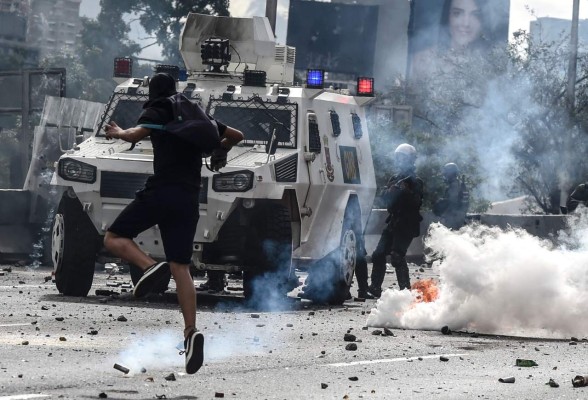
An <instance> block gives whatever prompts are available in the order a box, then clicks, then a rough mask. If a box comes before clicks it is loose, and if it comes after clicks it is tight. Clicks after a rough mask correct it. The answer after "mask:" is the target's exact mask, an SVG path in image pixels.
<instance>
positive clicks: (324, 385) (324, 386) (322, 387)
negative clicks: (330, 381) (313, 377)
mask: <svg viewBox="0 0 588 400" xmlns="http://www.w3.org/2000/svg"><path fill="white" fill-rule="evenodd" d="M328 387H329V385H327V384H326V383H321V389H326V388H328Z"/></svg>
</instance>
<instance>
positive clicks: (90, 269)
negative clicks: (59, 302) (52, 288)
mask: <svg viewBox="0 0 588 400" xmlns="http://www.w3.org/2000/svg"><path fill="white" fill-rule="evenodd" d="M101 247H102V237H101V236H100V235H99V234H98V232H96V228H94V225H93V224H92V221H90V218H89V217H88V215H87V214H86V213H85V212H84V210H83V209H82V204H81V203H80V201H79V200H78V199H77V197H71V196H70V195H69V194H68V193H67V192H66V193H64V194H63V196H62V197H61V201H60V202H59V207H58V209H57V213H56V214H55V216H54V218H53V229H52V236H51V258H52V261H53V268H54V270H55V283H56V285H57V290H59V292H60V293H63V294H64V295H65V296H82V297H83V296H86V295H87V294H88V292H89V291H90V288H91V287H92V281H93V280H94V265H95V264H94V263H95V261H96V253H97V252H98V250H100V248H101Z"/></svg>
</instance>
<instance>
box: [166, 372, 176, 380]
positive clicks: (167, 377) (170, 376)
mask: <svg viewBox="0 0 588 400" xmlns="http://www.w3.org/2000/svg"><path fill="white" fill-rule="evenodd" d="M165 380H166V381H175V380H176V376H175V375H174V373H173V372H172V373H171V374H169V375H168V376H166V377H165Z"/></svg>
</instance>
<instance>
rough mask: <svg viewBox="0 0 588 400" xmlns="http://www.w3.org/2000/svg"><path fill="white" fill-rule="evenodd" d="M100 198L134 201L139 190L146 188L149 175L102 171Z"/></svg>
mask: <svg viewBox="0 0 588 400" xmlns="http://www.w3.org/2000/svg"><path fill="white" fill-rule="evenodd" d="M100 176H101V178H100V196H101V197H111V198H115V199H133V198H135V193H136V192H137V191H138V190H141V189H143V187H145V181H147V178H148V177H149V174H136V173H129V172H112V171H102V173H101V174H100Z"/></svg>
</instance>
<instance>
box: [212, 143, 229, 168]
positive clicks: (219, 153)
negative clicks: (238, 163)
mask: <svg viewBox="0 0 588 400" xmlns="http://www.w3.org/2000/svg"><path fill="white" fill-rule="evenodd" d="M228 152H229V151H228V150H225V149H223V148H218V149H214V150H213V151H212V155H211V156H210V168H211V169H212V170H213V171H215V172H218V171H219V170H220V169H221V168H223V167H225V166H226V165H227V153H228Z"/></svg>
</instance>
